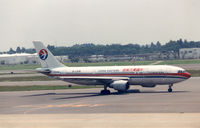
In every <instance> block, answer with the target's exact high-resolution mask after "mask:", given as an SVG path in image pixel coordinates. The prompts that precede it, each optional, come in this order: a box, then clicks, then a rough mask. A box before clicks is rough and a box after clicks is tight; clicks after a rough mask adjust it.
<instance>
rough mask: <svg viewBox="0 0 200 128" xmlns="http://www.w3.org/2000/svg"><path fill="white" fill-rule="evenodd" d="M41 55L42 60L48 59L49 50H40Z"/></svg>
mask: <svg viewBox="0 0 200 128" xmlns="http://www.w3.org/2000/svg"><path fill="white" fill-rule="evenodd" d="M39 57H40V59H41V60H46V59H47V57H48V52H47V50H46V49H42V50H40V52H39Z"/></svg>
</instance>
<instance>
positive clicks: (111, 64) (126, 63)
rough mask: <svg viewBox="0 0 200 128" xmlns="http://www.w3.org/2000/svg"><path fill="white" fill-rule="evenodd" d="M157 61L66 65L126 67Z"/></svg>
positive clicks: (74, 65)
mask: <svg viewBox="0 0 200 128" xmlns="http://www.w3.org/2000/svg"><path fill="white" fill-rule="evenodd" d="M154 62H156V61H136V62H135V63H134V64H133V63H132V62H99V63H65V65H66V66H69V67H83V66H125V65H148V64H151V63H154Z"/></svg>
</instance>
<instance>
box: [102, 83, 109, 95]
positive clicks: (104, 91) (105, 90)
mask: <svg viewBox="0 0 200 128" xmlns="http://www.w3.org/2000/svg"><path fill="white" fill-rule="evenodd" d="M109 94H110V90H107V85H104V90H101V95H109Z"/></svg>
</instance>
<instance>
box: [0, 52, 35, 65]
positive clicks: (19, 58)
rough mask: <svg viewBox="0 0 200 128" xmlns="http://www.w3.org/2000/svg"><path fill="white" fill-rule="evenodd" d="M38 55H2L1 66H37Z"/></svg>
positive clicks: (0, 58) (0, 57) (0, 56)
mask: <svg viewBox="0 0 200 128" xmlns="http://www.w3.org/2000/svg"><path fill="white" fill-rule="evenodd" d="M37 58H38V57H37V54H28V53H17V54H1V55H0V65H14V64H37V63H38V59H37Z"/></svg>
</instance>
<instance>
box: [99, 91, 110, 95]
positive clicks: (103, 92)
mask: <svg viewBox="0 0 200 128" xmlns="http://www.w3.org/2000/svg"><path fill="white" fill-rule="evenodd" d="M109 94H110V90H101V95H109Z"/></svg>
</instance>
